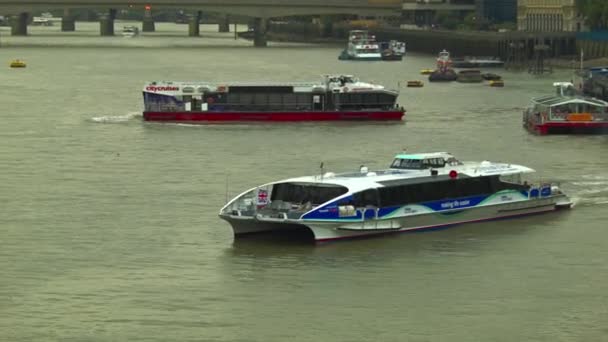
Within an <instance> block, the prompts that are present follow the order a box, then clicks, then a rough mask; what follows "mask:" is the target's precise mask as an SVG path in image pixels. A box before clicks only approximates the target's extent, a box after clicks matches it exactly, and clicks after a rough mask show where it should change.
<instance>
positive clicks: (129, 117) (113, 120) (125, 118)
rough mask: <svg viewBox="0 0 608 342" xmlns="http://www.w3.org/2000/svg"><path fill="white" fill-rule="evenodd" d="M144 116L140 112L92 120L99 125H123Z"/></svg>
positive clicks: (98, 117) (97, 117)
mask: <svg viewBox="0 0 608 342" xmlns="http://www.w3.org/2000/svg"><path fill="white" fill-rule="evenodd" d="M141 117H142V114H141V113H140V112H130V113H128V114H126V115H104V116H95V117H92V118H91V121H93V122H97V123H123V122H128V121H131V120H133V119H135V118H141Z"/></svg>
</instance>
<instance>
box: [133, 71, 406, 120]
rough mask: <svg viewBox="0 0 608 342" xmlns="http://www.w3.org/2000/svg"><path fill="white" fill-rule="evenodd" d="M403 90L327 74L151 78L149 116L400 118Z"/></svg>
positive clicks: (147, 102) (147, 97) (146, 101)
mask: <svg viewBox="0 0 608 342" xmlns="http://www.w3.org/2000/svg"><path fill="white" fill-rule="evenodd" d="M398 95H399V92H398V91H396V90H390V89H386V88H385V87H384V86H381V85H377V84H372V83H365V82H361V81H359V80H358V79H357V78H356V77H353V76H351V75H328V76H325V77H324V79H323V80H322V81H320V82H309V83H266V84H260V83H220V84H212V83H206V82H152V83H149V84H146V85H145V87H144V91H143V96H144V105H145V110H144V115H143V116H144V119H145V120H147V121H165V122H193V123H196V122H213V121H334V120H398V121H400V120H401V119H402V117H403V115H404V113H405V110H404V109H403V108H402V107H400V106H399V105H398V104H397V97H398Z"/></svg>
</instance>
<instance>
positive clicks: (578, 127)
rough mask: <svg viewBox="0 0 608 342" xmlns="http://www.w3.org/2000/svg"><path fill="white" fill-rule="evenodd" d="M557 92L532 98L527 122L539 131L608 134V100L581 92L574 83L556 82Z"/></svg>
mask: <svg viewBox="0 0 608 342" xmlns="http://www.w3.org/2000/svg"><path fill="white" fill-rule="evenodd" d="M553 86H554V87H555V88H556V94H555V95H547V96H542V97H537V98H534V99H532V103H531V104H530V106H529V107H528V108H527V109H526V110H525V111H524V113H523V125H524V127H525V128H526V129H528V130H529V131H531V132H533V133H537V134H590V133H608V102H606V101H603V100H599V99H596V98H592V97H587V96H583V95H580V94H579V93H578V92H577V91H576V89H575V87H574V85H573V84H572V83H570V82H556V83H554V84H553Z"/></svg>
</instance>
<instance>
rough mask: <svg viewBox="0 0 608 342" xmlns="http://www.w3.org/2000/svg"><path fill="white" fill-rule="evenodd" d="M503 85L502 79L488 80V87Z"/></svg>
mask: <svg viewBox="0 0 608 342" xmlns="http://www.w3.org/2000/svg"><path fill="white" fill-rule="evenodd" d="M504 86H505V82H503V81H502V80H495V81H490V87H504Z"/></svg>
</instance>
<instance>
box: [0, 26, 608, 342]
mask: <svg viewBox="0 0 608 342" xmlns="http://www.w3.org/2000/svg"><path fill="white" fill-rule="evenodd" d="M77 25H78V29H79V31H77V32H76V33H72V34H61V33H59V32H57V31H58V28H56V27H51V28H39V29H33V30H32V35H31V36H30V37H21V38H20V37H10V36H7V34H8V31H7V28H1V30H0V34H1V35H2V37H1V38H0V39H1V42H2V44H3V46H2V48H0V62H1V63H2V65H4V67H2V68H0V84H1V86H2V92H0V104H1V105H2V107H1V108H2V110H1V112H2V125H0V142H1V144H0V162H1V165H2V167H1V169H0V170H1V172H0V203H1V205H0V270H1V274H0V340H2V341H372V340H373V341H509V342H510V341H601V340H604V341H605V340H608V337H607V336H608V328H607V323H608V305H607V303H608V248H607V247H608V242H607V241H608V231H607V230H606V221H608V210H606V209H607V208H608V171H607V169H608V158H606V157H607V155H606V151H607V148H608V137H606V136H542V137H541V136H534V135H530V134H528V133H527V132H526V131H525V130H524V129H523V128H522V127H521V111H522V109H523V108H524V107H525V106H526V104H527V103H528V101H529V99H530V98H531V97H532V96H538V95H542V94H545V93H548V92H550V91H552V90H551V83H552V82H553V81H561V80H569V79H570V77H571V76H570V74H571V73H570V72H569V71H557V72H555V73H554V74H552V75H546V76H542V77H534V76H530V75H528V74H526V73H511V72H505V71H502V70H501V71H500V73H502V74H503V76H504V78H505V84H506V86H505V88H490V87H488V86H487V85H481V84H456V83H453V84H426V85H425V87H424V88H405V87H401V94H400V97H399V102H400V104H402V105H403V106H404V107H406V109H407V110H408V112H407V115H406V120H404V122H402V123H390V124H389V123H314V124H312V123H304V124H302V123H299V124H296V123H294V124H292V123H286V124H265V123H262V124H216V125H205V126H191V125H178V124H156V123H144V122H143V121H142V118H141V110H142V96H141V89H142V85H143V84H144V82H146V81H149V80H209V81H217V82H221V81H227V80H244V81H260V80H277V81H295V80H298V81H306V80H315V79H317V77H318V76H319V75H321V74H326V73H349V74H356V75H358V76H360V77H361V78H362V79H364V80H373V81H375V82H378V83H381V84H384V85H386V86H391V87H397V86H398V85H399V83H405V81H407V80H414V79H422V76H420V75H419V70H420V69H422V68H427V67H432V66H433V61H434V57H433V56H428V55H416V54H410V55H409V56H407V58H406V59H405V60H404V61H403V62H390V63H389V62H372V63H350V62H341V61H338V60H337V56H338V54H339V52H340V47H338V46H313V45H296V44H271V46H270V47H269V48H266V49H256V48H253V47H251V43H250V42H246V41H240V40H239V41H234V40H233V38H232V36H231V34H223V35H222V34H217V33H214V32H213V30H214V29H215V28H214V27H206V28H205V31H204V32H203V37H201V38H188V37H185V34H186V32H187V27H186V26H178V25H170V24H160V25H159V28H160V30H161V31H159V32H157V33H155V34H148V35H146V36H143V37H138V38H134V39H126V38H122V37H120V36H117V37H111V38H107V37H106V38H102V37H96V33H97V30H98V26H97V25H96V24H81V23H78V24H77ZM14 58H21V59H24V60H25V61H26V62H27V63H28V67H27V68H26V69H22V70H16V69H9V68H8V65H7V64H8V62H9V61H10V60H12V59H14ZM403 148H407V149H408V150H410V151H438V150H447V151H449V152H452V153H454V154H455V155H457V156H458V157H459V158H460V159H464V160H483V159H490V160H498V161H508V162H513V163H520V164H524V165H527V166H530V167H533V168H535V169H537V170H538V177H539V178H540V179H546V180H554V181H558V182H560V183H561V185H562V187H563V189H564V190H565V191H566V192H567V193H568V194H569V195H570V196H571V197H572V198H573V199H574V201H575V202H576V206H575V207H574V208H573V209H572V210H570V211H567V212H561V213H554V214H548V215H544V216H536V217H529V218H522V219H517V220H510V221H500V222H490V223H481V224H474V225H465V226H460V227H457V228H453V229H448V230H442V231H435V232H428V233H420V234H398V235H393V236H385V237H380V238H372V239H365V240H356V241H346V242H338V243H332V244H325V245H321V246H314V245H311V244H307V243H302V242H301V241H292V240H287V239H282V238H272V239H255V238H253V239H245V240H239V241H234V240H233V236H232V232H231V229H230V227H229V225H228V224H227V223H225V222H223V221H221V220H220V219H218V217H217V213H218V210H219V209H220V207H221V206H222V205H223V203H224V202H225V200H226V198H227V196H232V195H235V194H237V193H238V192H240V191H242V190H244V189H246V188H249V187H252V186H254V185H257V184H259V183H262V182H267V181H272V180H275V179H280V178H287V177H291V176H297V175H307V174H313V173H316V172H318V166H319V164H320V163H321V162H324V165H325V169H326V171H347V170H356V169H358V167H359V165H361V164H366V165H368V166H369V167H372V168H373V167H385V166H387V165H388V163H389V162H390V161H391V159H392V157H393V154H394V153H396V152H399V151H401V150H402V149H403Z"/></svg>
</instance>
